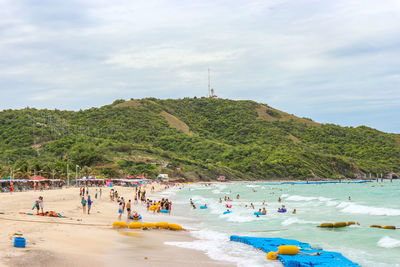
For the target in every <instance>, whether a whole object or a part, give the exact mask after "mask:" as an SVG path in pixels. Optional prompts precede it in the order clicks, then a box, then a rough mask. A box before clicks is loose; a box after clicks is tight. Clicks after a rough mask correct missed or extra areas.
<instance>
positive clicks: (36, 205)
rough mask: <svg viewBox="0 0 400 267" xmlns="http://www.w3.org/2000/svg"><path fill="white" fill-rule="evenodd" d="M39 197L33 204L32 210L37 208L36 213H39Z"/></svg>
mask: <svg viewBox="0 0 400 267" xmlns="http://www.w3.org/2000/svg"><path fill="white" fill-rule="evenodd" d="M39 201H40V200H39V198H37V199H36V200H35V205H34V206H33V208H32V210H33V209H35V208H36V214H39V209H40V208H39Z"/></svg>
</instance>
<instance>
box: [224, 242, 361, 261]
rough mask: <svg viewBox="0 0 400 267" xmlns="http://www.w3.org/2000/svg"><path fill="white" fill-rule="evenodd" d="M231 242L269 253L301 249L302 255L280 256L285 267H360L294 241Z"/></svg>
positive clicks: (343, 258) (337, 255) (333, 253)
mask: <svg viewBox="0 0 400 267" xmlns="http://www.w3.org/2000/svg"><path fill="white" fill-rule="evenodd" d="M230 240H231V241H234V242H240V243H244V244H247V245H250V246H253V247H255V248H256V249H261V250H262V251H264V252H266V253H268V252H270V251H274V252H276V251H278V247H279V246H282V245H293V246H298V247H299V248H300V253H299V254H297V255H281V254H279V255H278V260H279V261H281V262H282V264H283V265H284V266H285V267H312V266H324V267H325V266H326V267H339V266H343V267H344V266H347V267H359V266H360V265H358V264H357V263H355V262H352V261H351V260H349V259H347V258H345V257H344V256H343V255H342V254H340V253H338V252H331V251H324V250H320V249H314V248H312V247H311V246H310V244H308V243H303V242H300V241H297V240H293V239H283V238H263V237H248V236H236V235H232V236H231V237H230ZM302 252H304V253H315V252H321V254H320V255H318V256H311V255H304V254H302Z"/></svg>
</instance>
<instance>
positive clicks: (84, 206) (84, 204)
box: [81, 197, 86, 214]
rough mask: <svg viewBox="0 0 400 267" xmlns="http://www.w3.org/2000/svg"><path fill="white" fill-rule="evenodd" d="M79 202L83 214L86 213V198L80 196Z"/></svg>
mask: <svg viewBox="0 0 400 267" xmlns="http://www.w3.org/2000/svg"><path fill="white" fill-rule="evenodd" d="M81 203H82V211H83V214H85V213H86V199H85V197H82V201H81Z"/></svg>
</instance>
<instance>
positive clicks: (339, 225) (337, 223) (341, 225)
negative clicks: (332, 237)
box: [333, 222, 347, 228]
mask: <svg viewBox="0 0 400 267" xmlns="http://www.w3.org/2000/svg"><path fill="white" fill-rule="evenodd" d="M345 226H347V223H345V222H335V223H334V224H333V227H334V228H341V227H345Z"/></svg>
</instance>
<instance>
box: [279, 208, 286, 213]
mask: <svg viewBox="0 0 400 267" xmlns="http://www.w3.org/2000/svg"><path fill="white" fill-rule="evenodd" d="M278 212H279V213H285V212H286V209H281V210H278Z"/></svg>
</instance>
